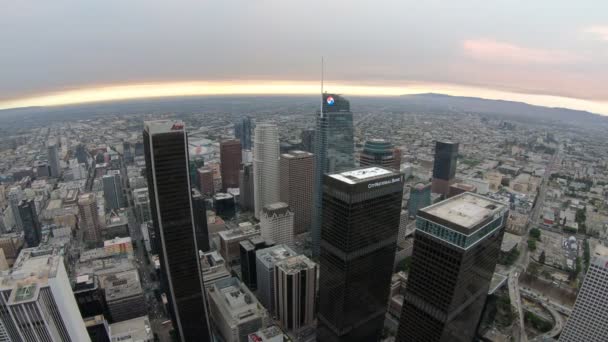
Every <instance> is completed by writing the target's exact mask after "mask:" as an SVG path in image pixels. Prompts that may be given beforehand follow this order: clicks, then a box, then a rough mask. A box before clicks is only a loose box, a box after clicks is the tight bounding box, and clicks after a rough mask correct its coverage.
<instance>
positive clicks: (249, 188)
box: [239, 163, 255, 211]
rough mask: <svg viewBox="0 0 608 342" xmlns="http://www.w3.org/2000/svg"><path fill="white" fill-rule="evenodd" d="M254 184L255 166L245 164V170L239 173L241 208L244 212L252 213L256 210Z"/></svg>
mask: <svg viewBox="0 0 608 342" xmlns="http://www.w3.org/2000/svg"><path fill="white" fill-rule="evenodd" d="M253 182H254V178H253V164H251V163H243V169H242V170H240V171H239V187H240V202H239V206H240V208H241V210H243V211H251V210H254V208H255V205H254V191H253Z"/></svg>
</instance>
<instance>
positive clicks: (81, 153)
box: [74, 144, 89, 165]
mask: <svg viewBox="0 0 608 342" xmlns="http://www.w3.org/2000/svg"><path fill="white" fill-rule="evenodd" d="M74 154H75V155H76V159H77V160H78V164H86V165H88V163H89V161H88V155H89V154H88V153H87V150H86V148H85V147H84V145H83V144H78V146H76V152H75V153H74Z"/></svg>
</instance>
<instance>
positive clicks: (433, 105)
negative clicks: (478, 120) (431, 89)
mask: <svg viewBox="0 0 608 342" xmlns="http://www.w3.org/2000/svg"><path fill="white" fill-rule="evenodd" d="M399 98H400V100H401V102H402V103H403V104H404V105H410V106H415V107H418V108H420V107H422V108H425V107H426V108H427V109H428V110H434V111H437V110H449V111H460V112H470V113H483V114H494V115H501V116H513V117H520V118H528V119H535V120H541V121H544V120H550V121H554V120H558V121H563V122H566V123H572V124H581V121H584V122H586V123H589V124H593V123H602V124H607V123H608V117H606V116H602V115H600V114H596V113H590V112H587V111H582V110H573V109H567V108H551V107H542V106H534V105H530V104H527V103H524V102H515V101H505V100H488V99H483V98H478V97H465V96H450V95H444V94H435V93H427V94H415V95H402V96H400V97H399Z"/></svg>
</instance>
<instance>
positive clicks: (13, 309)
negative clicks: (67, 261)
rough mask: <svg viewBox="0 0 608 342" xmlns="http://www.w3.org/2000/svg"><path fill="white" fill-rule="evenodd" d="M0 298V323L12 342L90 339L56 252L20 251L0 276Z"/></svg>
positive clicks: (28, 249) (63, 267)
mask: <svg viewBox="0 0 608 342" xmlns="http://www.w3.org/2000/svg"><path fill="white" fill-rule="evenodd" d="M0 296H1V297H2V298H1V300H0V323H1V325H2V326H3V327H4V328H5V329H6V333H7V334H8V336H9V337H10V340H12V341H58V342H74V341H89V340H90V338H89V335H88V334H87V329H86V327H85V325H84V321H83V320H82V316H81V315H80V311H79V310H78V306H77V305H76V300H75V299H74V293H73V292H72V287H71V286H70V280H69V278H68V273H67V271H66V269H65V266H64V263H63V257H62V256H61V255H60V253H59V251H58V250H56V249H44V250H40V249H37V248H27V249H24V250H22V251H21V253H20V254H19V258H17V261H16V262H15V266H14V267H13V269H12V271H11V272H10V273H9V274H5V275H3V276H2V277H0Z"/></svg>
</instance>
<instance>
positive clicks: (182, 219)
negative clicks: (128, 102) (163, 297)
mask: <svg viewBox="0 0 608 342" xmlns="http://www.w3.org/2000/svg"><path fill="white" fill-rule="evenodd" d="M143 137H144V155H145V158H146V174H147V177H148V186H149V193H150V206H151V209H152V210H151V212H152V222H153V226H154V232H155V236H156V239H157V240H159V241H160V243H159V246H160V248H159V251H158V252H159V259H160V264H161V281H162V284H163V288H164V290H165V291H166V294H167V300H168V302H169V311H170V313H171V318H172V320H173V327H174V328H175V329H176V330H177V332H178V334H177V336H179V339H180V341H201V340H202V341H210V340H211V335H210V331H209V320H208V316H207V308H206V304H205V303H206V301H205V294H204V287H203V279H202V271H201V266H200V262H199V254H198V250H199V247H198V245H197V243H198V241H197V239H196V233H195V226H194V222H193V221H194V218H193V212H192V202H191V195H190V191H191V185H190V177H189V174H188V140H187V135H186V129H185V127H184V123H183V122H182V121H178V120H158V121H146V122H144V132H143Z"/></svg>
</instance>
